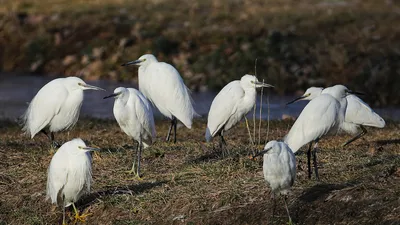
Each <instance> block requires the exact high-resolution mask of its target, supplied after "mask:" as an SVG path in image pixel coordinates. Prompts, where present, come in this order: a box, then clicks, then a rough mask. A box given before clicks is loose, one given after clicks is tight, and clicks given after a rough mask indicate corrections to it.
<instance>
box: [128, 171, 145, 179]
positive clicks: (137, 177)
mask: <svg viewBox="0 0 400 225" xmlns="http://www.w3.org/2000/svg"><path fill="white" fill-rule="evenodd" d="M126 172H127V173H129V174H132V173H133V175H134V177H133V178H132V179H128V180H139V181H142V180H143V178H141V177H140V176H139V175H138V174H137V173H136V172H130V171H126Z"/></svg>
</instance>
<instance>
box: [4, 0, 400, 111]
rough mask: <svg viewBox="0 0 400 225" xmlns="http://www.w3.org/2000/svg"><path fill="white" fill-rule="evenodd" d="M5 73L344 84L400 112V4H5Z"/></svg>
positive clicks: (214, 85)
mask: <svg viewBox="0 0 400 225" xmlns="http://www.w3.org/2000/svg"><path fill="white" fill-rule="evenodd" d="M2 3H3V4H2V5H1V6H0V71H2V72H12V73H13V74H16V75H18V74H22V73H27V72H29V73H33V74H37V75H43V76H44V75H46V76H47V75H50V76H71V75H79V76H82V77H83V78H84V79H86V80H95V79H112V80H120V81H127V80H133V81H136V79H137V72H136V71H137V70H136V69H135V68H124V67H121V66H119V65H120V64H121V63H123V62H125V61H128V60H133V59H137V58H138V57H139V56H141V55H143V54H145V53H153V54H155V55H156V56H157V57H158V58H159V60H160V61H166V62H169V63H172V64H173V65H174V66H175V67H177V69H178V70H179V71H180V73H181V75H182V76H183V78H184V80H185V82H186V83H187V85H188V86H189V87H190V88H191V89H192V90H193V91H203V90H208V89H212V90H219V89H220V88H221V87H223V86H224V85H225V84H226V83H228V82H229V81H231V80H233V79H238V78H240V77H241V76H242V75H244V74H246V73H251V74H254V73H255V66H254V65H255V59H258V61H257V71H256V72H257V76H258V77H259V79H266V80H267V82H268V83H271V84H274V85H275V86H276V89H275V91H276V92H278V93H279V94H293V93H296V92H298V91H303V90H304V89H306V88H307V87H309V86H330V85H333V84H337V83H342V84H345V85H347V86H348V87H349V88H351V89H354V90H357V91H363V92H365V93H367V94H368V96H367V97H366V101H367V102H368V103H370V104H371V105H375V106H389V105H392V106H394V105H399V104H400V91H399V87H400V60H399V59H400V4H399V1H390V0H389V1H373V0H365V1H356V0H349V1H335V0H330V1H329V0H327V1H316V0H306V1H289V0H271V1H263V0H260V1H246V0H214V1H211V0H205V1H200V0H193V1H178V0H146V1H144V0H138V1H127V0H126V1H125V0H97V1H90V2H88V1H83V0H71V1H67V0H59V1H50V0H43V1H3V2H2Z"/></svg>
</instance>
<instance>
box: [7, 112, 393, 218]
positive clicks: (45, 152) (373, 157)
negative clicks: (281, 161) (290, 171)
mask: <svg viewBox="0 0 400 225" xmlns="http://www.w3.org/2000/svg"><path fill="white" fill-rule="evenodd" d="M263 123H264V124H263V126H262V129H261V131H262V132H261V137H262V141H261V142H262V143H263V142H264V141H265V140H264V139H265V138H266V137H267V129H266V127H267V124H266V122H265V121H264V122H263ZM292 123H293V121H271V123H270V131H269V133H268V140H272V139H279V138H281V137H283V136H284V134H285V133H286V132H287V130H288V129H289V128H290V126H291V124H292ZM168 124H169V123H168V122H167V121H157V132H158V138H157V141H156V143H155V144H154V145H153V146H151V147H150V148H148V149H146V150H145V151H144V156H143V164H142V166H143V167H142V172H143V174H144V177H143V180H136V179H134V178H133V176H132V175H129V174H127V173H125V171H126V170H128V169H130V166H131V163H132V155H133V150H132V149H131V148H132V147H133V146H134V145H133V142H132V141H131V140H130V139H129V138H128V137H127V136H126V135H125V134H124V133H122V131H121V130H120V129H119V127H118V125H117V123H116V122H115V121H112V120H96V119H81V120H80V121H79V122H78V124H77V126H76V127H75V128H74V129H73V130H72V131H70V132H63V133H61V134H59V135H56V138H58V140H61V141H63V142H65V141H68V140H70V139H72V138H75V137H81V138H82V139H83V140H85V141H86V143H87V144H89V145H94V146H98V147H101V148H102V151H101V152H100V154H98V155H94V156H93V180H94V182H93V186H92V190H91V193H90V194H89V195H86V196H84V197H83V198H82V199H81V200H80V201H79V202H78V204H77V205H78V209H79V210H80V211H82V212H85V213H91V214H92V215H91V216H89V217H88V219H87V222H86V223H87V224H287V221H288V220H287V216H286V212H285V209H284V206H283V204H282V201H281V199H278V204H277V207H276V216H275V218H274V219H272V205H273V204H272V200H271V199H270V192H269V189H268V187H267V185H266V183H265V182H264V180H263V176H262V161H261V160H260V159H259V160H258V161H252V160H250V159H249V157H248V155H249V154H250V153H251V151H252V150H253V149H255V148H254V147H252V145H251V144H249V137H248V135H247V130H246V128H245V126H244V125H243V124H241V125H240V126H238V127H236V128H235V129H233V130H232V131H230V132H229V133H227V135H226V137H227V138H226V140H227V142H228V148H229V151H230V155H229V156H226V157H221V153H220V151H219V149H218V148H217V146H218V145H217V140H214V142H215V143H214V145H213V144H209V143H205V142H204V129H205V124H206V122H205V121H203V120H201V121H197V122H196V123H195V124H194V126H193V128H192V129H191V130H189V129H186V128H184V127H180V128H179V129H178V142H177V143H176V144H173V143H166V142H165V141H164V136H165V134H166V131H167V125H168ZM0 125H1V128H0V140H1V141H0V158H1V162H0V193H1V198H0V224H56V223H60V220H61V218H62V213H61V210H60V209H57V208H56V207H54V206H52V205H51V204H50V202H49V201H46V199H45V195H46V194H45V188H46V171H47V167H48V165H49V162H50V160H51V157H52V153H51V152H50V151H49V143H48V140H47V139H46V138H45V137H44V136H41V135H39V136H37V137H35V138H34V139H33V140H31V139H29V138H28V137H26V136H24V135H23V134H22V132H21V131H20V128H19V127H18V126H17V125H16V124H15V123H13V122H9V121H2V122H1V123H0ZM368 130H369V133H368V134H367V135H366V136H364V137H363V138H362V139H360V140H358V141H356V142H354V143H353V144H351V145H350V146H348V147H347V148H344V149H343V148H340V147H337V146H339V145H340V144H341V143H343V142H344V141H345V140H347V139H348V138H349V136H347V135H341V136H337V137H331V138H327V139H323V140H322V141H321V142H320V145H319V146H320V150H319V155H318V156H319V159H318V162H319V167H320V177H321V180H320V181H319V182H318V181H316V180H315V179H312V180H309V179H308V178H307V175H306V164H305V162H306V156H305V154H299V155H297V156H296V157H297V161H298V171H297V179H296V181H295V184H294V186H293V189H292V192H291V194H290V196H289V201H288V205H289V209H290V212H291V216H292V219H293V222H294V223H295V224H400V188H399V187H400V185H399V184H400V182H399V181H400V168H399V166H400V136H399V131H400V124H399V123H395V122H389V123H388V124H387V127H386V128H384V129H368ZM256 136H257V135H256ZM256 139H258V137H257V138H256ZM213 146H214V147H213ZM262 147H263V146H262V145H258V146H257V147H256V149H257V150H260V149H261V148H262ZM71 211H72V210H71V209H68V210H67V212H69V216H70V217H69V221H68V222H69V223H73V220H72V214H71Z"/></svg>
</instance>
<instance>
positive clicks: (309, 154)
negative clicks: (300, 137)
mask: <svg viewBox="0 0 400 225" xmlns="http://www.w3.org/2000/svg"><path fill="white" fill-rule="evenodd" d="M311 146H312V142H310V145H309V147H308V151H307V165H308V179H311V174H312V172H311Z"/></svg>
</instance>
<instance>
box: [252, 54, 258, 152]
mask: <svg viewBox="0 0 400 225" xmlns="http://www.w3.org/2000/svg"><path fill="white" fill-rule="evenodd" d="M257 60H258V59H257V58H256V60H255V61H254V76H255V79H254V83H255V82H256V79H257ZM254 91H256V93H257V89H256V86H255V85H254ZM256 96H257V95H256ZM256 107H257V104H256V102H255V103H254V107H253V140H254V145H255V144H256Z"/></svg>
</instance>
